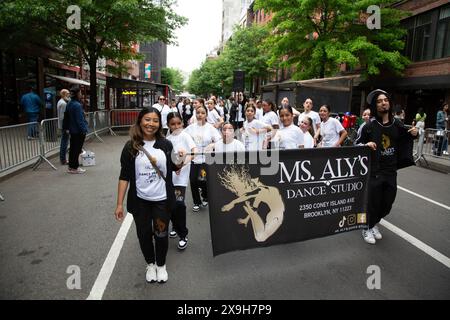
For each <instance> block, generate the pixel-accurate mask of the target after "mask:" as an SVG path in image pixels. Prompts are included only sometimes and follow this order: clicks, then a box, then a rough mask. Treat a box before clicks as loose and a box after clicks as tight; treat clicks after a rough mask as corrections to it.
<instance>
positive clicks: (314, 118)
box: [298, 110, 321, 133]
mask: <svg viewBox="0 0 450 320" xmlns="http://www.w3.org/2000/svg"><path fill="white" fill-rule="evenodd" d="M305 116H306V117H309V118H311V120H312V127H313V130H314V133H316V131H317V125H318V124H320V121H321V120H320V116H319V114H318V113H317V112H315V111H312V110H311V111H310V112H308V113H306V112H302V113H301V114H300V116H299V117H298V125H299V126H300V122H301V121H302V119H303V117H305Z"/></svg>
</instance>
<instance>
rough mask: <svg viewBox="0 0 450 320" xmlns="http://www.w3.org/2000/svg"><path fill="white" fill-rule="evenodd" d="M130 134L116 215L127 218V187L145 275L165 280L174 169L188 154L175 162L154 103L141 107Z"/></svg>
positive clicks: (173, 194)
mask: <svg viewBox="0 0 450 320" xmlns="http://www.w3.org/2000/svg"><path fill="white" fill-rule="evenodd" d="M130 136H131V140H130V141H128V142H127V143H126V144H125V146H124V148H123V150H122V154H121V157H120V163H121V170H120V176H119V184H118V194H117V207H116V210H115V212H114V215H115V218H116V220H118V221H122V220H123V219H124V212H125V211H124V208H123V200H124V198H125V193H126V192H127V189H128V195H127V211H128V212H130V213H131V214H132V215H133V217H134V221H135V223H136V231H137V236H138V239H139V244H140V247H141V250H142V253H143V255H144V258H145V261H146V263H147V268H146V274H145V278H146V280H147V282H159V283H164V282H166V281H167V280H168V277H169V276H168V273H167V270H166V255H167V250H168V246H169V240H168V226H169V222H170V213H171V211H172V210H173V204H175V191H174V187H173V184H172V172H173V171H175V170H179V168H180V167H181V163H183V160H184V159H183V157H184V156H185V155H183V154H182V152H180V153H179V156H181V159H180V158H178V157H177V160H176V162H177V163H175V162H173V159H174V158H175V157H173V146H172V143H171V142H170V141H169V140H167V139H165V138H164V136H163V134H162V120H161V113H160V112H159V111H158V110H157V109H155V108H153V107H147V108H143V109H142V110H141V112H140V113H139V115H138V117H137V120H136V122H135V124H134V125H133V126H132V127H131V129H130ZM178 160H180V161H178ZM153 238H154V239H155V241H154V244H153Z"/></svg>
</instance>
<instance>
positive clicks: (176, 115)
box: [167, 112, 183, 133]
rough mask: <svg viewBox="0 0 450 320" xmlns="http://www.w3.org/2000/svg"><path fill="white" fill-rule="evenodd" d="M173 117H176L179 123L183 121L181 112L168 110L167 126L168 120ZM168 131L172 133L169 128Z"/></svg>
mask: <svg viewBox="0 0 450 320" xmlns="http://www.w3.org/2000/svg"><path fill="white" fill-rule="evenodd" d="M173 118H178V119H180V121H181V123H183V117H182V116H181V114H180V113H179V112H169V114H168V115H167V126H169V122H170V120H172V119H173ZM169 131H170V133H172V130H170V128H169Z"/></svg>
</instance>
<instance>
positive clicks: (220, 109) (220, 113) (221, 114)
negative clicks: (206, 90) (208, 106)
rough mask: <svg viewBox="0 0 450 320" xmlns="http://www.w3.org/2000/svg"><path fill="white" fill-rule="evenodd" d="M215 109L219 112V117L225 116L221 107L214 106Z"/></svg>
mask: <svg viewBox="0 0 450 320" xmlns="http://www.w3.org/2000/svg"><path fill="white" fill-rule="evenodd" d="M216 109H217V110H219V116H221V117H222V118H223V116H224V115H225V112H224V111H223V107H221V106H220V105H218V104H217V105H216Z"/></svg>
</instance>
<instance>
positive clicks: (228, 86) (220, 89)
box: [188, 25, 269, 96]
mask: <svg viewBox="0 0 450 320" xmlns="http://www.w3.org/2000/svg"><path fill="white" fill-rule="evenodd" d="M268 35H269V31H268V28H267V27H264V26H259V25H253V26H251V27H248V28H242V27H238V28H236V29H235V31H234V33H233V36H232V38H231V39H230V40H228V42H227V44H226V46H225V48H224V50H223V52H222V53H221V54H220V55H219V56H218V57H217V58H213V59H207V60H205V61H204V62H203V63H202V65H201V66H200V68H199V69H197V70H195V71H194V72H192V74H191V76H190V79H189V82H188V90H189V92H192V93H194V94H197V95H203V96H207V95H209V94H215V95H219V96H228V95H229V94H230V93H231V90H232V84H233V71H234V70H242V71H244V72H245V76H246V79H247V82H248V85H247V89H248V90H249V91H251V86H250V84H251V82H252V79H253V78H255V77H262V78H264V77H266V76H267V75H268V65H267V61H268V58H269V55H268V53H266V52H267V50H266V48H265V47H264V46H263V45H262V43H263V42H264V39H265V38H267V36H268Z"/></svg>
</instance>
